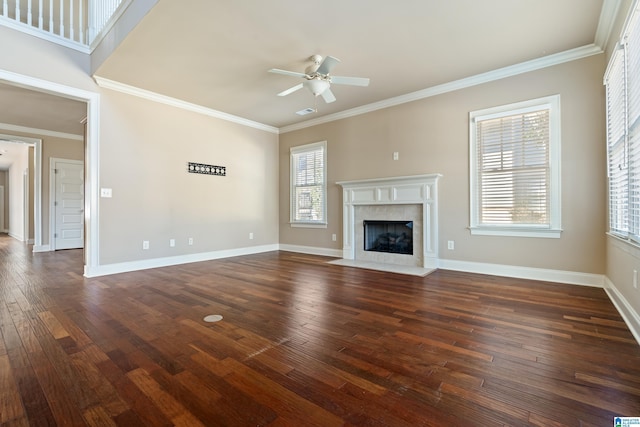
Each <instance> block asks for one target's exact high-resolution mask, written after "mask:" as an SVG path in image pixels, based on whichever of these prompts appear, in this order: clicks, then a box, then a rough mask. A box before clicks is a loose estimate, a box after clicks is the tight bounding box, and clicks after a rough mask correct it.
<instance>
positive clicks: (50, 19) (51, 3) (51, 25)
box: [49, 0, 54, 34]
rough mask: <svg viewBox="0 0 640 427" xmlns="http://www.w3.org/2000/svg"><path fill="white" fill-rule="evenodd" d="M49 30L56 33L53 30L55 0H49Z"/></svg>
mask: <svg viewBox="0 0 640 427" xmlns="http://www.w3.org/2000/svg"><path fill="white" fill-rule="evenodd" d="M49 32H50V33H51V34H54V31H53V0H49Z"/></svg>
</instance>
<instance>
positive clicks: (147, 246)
mask: <svg viewBox="0 0 640 427" xmlns="http://www.w3.org/2000/svg"><path fill="white" fill-rule="evenodd" d="M142 249H145V250H146V249H149V241H148V240H143V241H142Z"/></svg>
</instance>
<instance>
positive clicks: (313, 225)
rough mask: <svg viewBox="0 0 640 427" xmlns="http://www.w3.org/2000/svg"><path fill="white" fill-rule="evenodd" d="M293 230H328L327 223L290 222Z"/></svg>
mask: <svg viewBox="0 0 640 427" xmlns="http://www.w3.org/2000/svg"><path fill="white" fill-rule="evenodd" d="M289 225H290V226H291V228H327V223H326V222H290V223H289Z"/></svg>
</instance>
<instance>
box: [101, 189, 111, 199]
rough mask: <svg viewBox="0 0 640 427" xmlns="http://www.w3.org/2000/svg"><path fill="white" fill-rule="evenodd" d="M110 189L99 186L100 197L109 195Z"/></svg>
mask: <svg viewBox="0 0 640 427" xmlns="http://www.w3.org/2000/svg"><path fill="white" fill-rule="evenodd" d="M111 194H112V193H111V189H110V188H101V189H100V197H111Z"/></svg>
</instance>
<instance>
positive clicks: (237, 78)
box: [0, 0, 619, 134]
mask: <svg viewBox="0 0 640 427" xmlns="http://www.w3.org/2000/svg"><path fill="white" fill-rule="evenodd" d="M618 3H619V0H528V1H525V0H482V1H478V0H397V1H393V2H392V1H389V0H323V1H322V2H318V3H313V2H312V3H309V2H303V1H300V0H269V1H264V0H237V1H231V0H180V1H172V0H159V1H158V3H157V5H156V6H155V7H154V8H153V9H152V10H151V11H150V12H149V13H148V14H147V16H146V17H144V18H143V19H142V21H141V22H140V23H138V25H137V26H136V27H135V28H134V30H133V31H132V32H131V33H130V34H129V35H127V37H126V38H125V39H124V41H123V42H122V43H121V45H120V46H119V47H118V48H116V50H115V51H114V52H113V53H112V54H111V55H110V56H109V57H108V58H107V59H106V60H105V62H104V63H103V64H102V65H101V66H100V67H99V69H98V70H97V72H96V76H99V77H101V78H103V79H108V80H112V81H115V82H119V83H122V84H126V85H130V86H133V87H136V88H140V89H144V90H147V91H151V92H156V93H158V94H161V95H165V96H169V97H173V98H177V99H179V100H182V101H187V102H191V103H193V104H197V105H199V106H203V107H207V108H210V109H213V110H217V111H220V112H223V113H226V114H231V115H235V116H237V117H239V118H243V119H247V120H252V121H255V122H258V123H260V124H264V125H267V126H271V127H275V128H283V127H286V126H291V125H295V124H296V123H299V122H302V121H306V120H313V119H318V118H320V117H322V116H327V115H329V116H330V115H333V114H337V113H340V112H344V111H347V110H350V109H354V108H358V107H362V106H367V105H371V104H373V103H380V102H384V101H385V100H388V99H390V98H395V97H399V96H403V95H406V94H410V93H413V92H416V91H421V90H425V89H428V88H432V87H434V86H436V85H441V84H446V83H448V82H453V81H456V80H459V79H464V78H468V77H472V76H475V75H478V74H481V73H486V72H490V71H492V70H496V69H499V68H502V67H508V66H513V65H516V64H520V63H522V62H525V61H530V60H535V59H539V58H543V57H546V56H548V55H553V54H558V53H562V52H566V51H568V50H571V49H575V48H581V47H585V46H592V45H593V44H594V43H595V44H597V45H602V44H603V43H604V42H606V37H607V36H608V34H607V32H608V31H609V21H610V20H611V19H610V18H612V13H610V12H611V10H612V9H615V5H617V4H618ZM603 12H604V13H603ZM601 15H602V18H601ZM313 54H320V55H323V56H326V55H331V56H334V57H337V58H339V59H340V60H341V61H342V62H341V63H340V64H338V65H337V66H336V67H335V68H334V70H333V72H332V74H335V75H341V76H357V77H369V78H370V79H371V84H370V86H369V87H350V86H338V85H333V86H332V88H331V89H332V91H333V93H334V94H335V96H336V98H337V101H336V102H334V103H332V104H325V103H324V101H323V100H322V99H321V98H318V100H317V101H318V104H317V105H318V110H319V111H318V112H317V113H313V114H310V115H307V116H303V117H301V116H298V115H296V114H295V112H296V111H299V110H302V109H304V108H307V107H313V106H314V98H313V96H312V95H311V94H310V93H309V92H307V91H306V90H300V91H297V92H295V93H293V94H291V95H289V96H287V97H278V96H276V94H277V93H279V92H281V91H283V90H285V89H287V88H289V87H291V86H294V85H296V84H297V83H299V80H297V79H296V78H295V77H288V76H282V75H277V74H272V73H268V72H267V70H269V69H271V68H281V69H287V70H292V71H299V72H303V71H304V69H305V67H306V65H308V62H307V60H308V58H309V57H310V56H311V55H313ZM85 114H86V106H85V105H84V104H83V103H81V102H77V101H72V100H68V99H64V98H60V97H55V96H51V95H48V94H42V93H38V92H33V91H30V90H25V89H22V88H16V87H11V86H7V85H3V84H0V127H1V124H10V125H16V126H22V127H31V128H36V129H47V130H49V131H55V132H64V133H73V134H81V133H82V125H81V123H80V120H81V119H82V118H83V117H84V116H85ZM0 132H2V133H7V132H6V129H0Z"/></svg>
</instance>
